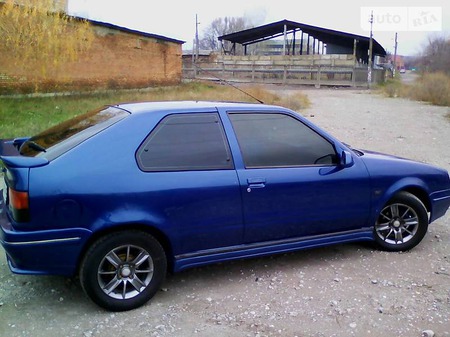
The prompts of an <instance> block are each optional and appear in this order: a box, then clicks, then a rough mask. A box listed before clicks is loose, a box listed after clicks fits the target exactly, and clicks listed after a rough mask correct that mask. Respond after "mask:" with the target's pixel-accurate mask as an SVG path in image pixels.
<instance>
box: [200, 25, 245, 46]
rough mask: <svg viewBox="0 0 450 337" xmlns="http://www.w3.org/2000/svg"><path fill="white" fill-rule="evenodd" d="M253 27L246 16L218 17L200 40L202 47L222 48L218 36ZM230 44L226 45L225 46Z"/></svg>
mask: <svg viewBox="0 0 450 337" xmlns="http://www.w3.org/2000/svg"><path fill="white" fill-rule="evenodd" d="M248 28H251V24H250V23H249V21H248V20H247V19H246V18H244V17H224V18H217V19H215V20H214V21H213V22H211V24H210V25H209V26H208V27H207V28H206V29H205V30H204V32H203V37H202V38H201V40H200V43H199V45H200V48H202V49H211V50H219V49H220V48H221V46H220V44H219V41H218V39H217V38H218V37H219V36H222V35H226V34H231V33H234V32H238V31H241V30H244V29H248ZM229 47H230V46H228V45H226V46H225V48H229Z"/></svg>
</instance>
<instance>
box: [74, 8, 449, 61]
mask: <svg viewBox="0 0 450 337" xmlns="http://www.w3.org/2000/svg"><path fill="white" fill-rule="evenodd" d="M68 1H69V8H68V9H69V13H70V14H72V15H77V16H81V17H85V18H89V19H92V20H98V21H102V22H108V23H112V24H115V25H118V26H123V27H127V28H131V29H136V30H140V31H143V32H146V33H153V34H158V35H163V36H166V37H170V38H174V39H178V40H182V41H186V43H185V44H184V45H183V49H190V48H192V41H193V39H194V37H195V15H196V14H197V15H198V21H199V22H200V25H199V36H200V38H201V37H202V34H203V31H204V30H205V29H206V28H207V27H208V26H209V24H210V23H211V22H212V21H213V20H214V19H216V18H220V17H225V16H228V17H242V16H244V17H246V18H247V19H249V20H251V22H252V23H253V24H254V25H263V24H267V23H271V22H275V21H280V20H283V19H287V20H291V21H296V22H300V23H305V24H310V25H314V26H319V27H323V28H329V29H334V30H339V31H344V32H347V33H352V34H357V35H364V36H368V35H369V31H368V30H369V27H370V24H368V17H369V16H370V12H371V10H373V11H374V24H373V30H374V38H375V39H376V40H377V41H378V42H379V43H381V45H382V46H383V47H384V48H385V49H386V50H387V51H390V52H392V53H393V51H394V36H395V32H398V54H400V55H414V54H416V53H417V52H419V51H420V50H421V47H423V45H424V44H425V42H426V40H427V38H428V37H429V36H430V35H433V34H438V35H445V36H446V37H449V36H450V1H448V0H420V1H418V0H409V1H408V2H406V1H399V0H390V1H385V0H377V1H374V0H372V1H367V0H340V1H332V2H325V1H308V2H305V1H292V0H223V1H217V0H209V1H204V0H202V1H196V0H190V1H189V0H160V1H153V0H128V1H123V0H68ZM405 3H406V4H405Z"/></svg>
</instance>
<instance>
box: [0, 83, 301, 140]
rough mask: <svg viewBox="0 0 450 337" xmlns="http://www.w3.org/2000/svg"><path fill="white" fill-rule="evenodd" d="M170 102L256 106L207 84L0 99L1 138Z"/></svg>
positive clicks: (295, 101)
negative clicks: (106, 111)
mask: <svg viewBox="0 0 450 337" xmlns="http://www.w3.org/2000/svg"><path fill="white" fill-rule="evenodd" d="M244 90H245V91H246V92H249V93H250V94H251V95H252V96H254V97H256V98H258V99H259V100H261V101H263V102H264V103H266V104H274V105H281V106H284V107H287V108H290V109H292V110H294V111H298V112H300V111H301V110H302V109H304V108H306V107H307V106H308V105H309V101H308V98H307V96H306V95H304V94H302V93H301V92H297V93H295V94H294V95H292V96H283V97H281V96H279V95H277V94H275V93H274V92H272V91H269V90H266V89H264V88H263V87H261V86H249V87H245V88H244ZM169 100H212V101H236V102H253V103H257V101H256V100H255V99H254V98H252V97H251V96H248V95H246V94H244V93H243V92H241V91H239V90H237V89H235V88H233V87H231V86H228V85H220V84H214V83H206V82H205V83H200V82H191V83H187V84H182V85H178V86H172V87H158V88H150V89H145V90H118V91H109V92H102V93H93V94H80V95H71V96H48V97H45V96H42V95H41V96H31V97H30V96H21V97H0V138H12V137H20V136H27V135H33V134H36V133H37V132H40V131H42V130H44V129H47V128H48V127H50V126H52V125H55V124H57V123H59V122H61V121H63V120H66V119H68V118H71V117H73V116H75V115H78V114H81V113H83V112H86V111H89V110H92V109H95V108H98V107H100V106H102V105H106V104H116V103H121V102H130V101H169Z"/></svg>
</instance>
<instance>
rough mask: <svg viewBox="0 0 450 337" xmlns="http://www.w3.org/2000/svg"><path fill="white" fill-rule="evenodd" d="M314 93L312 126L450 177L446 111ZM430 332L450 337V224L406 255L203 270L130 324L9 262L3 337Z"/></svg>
mask: <svg viewBox="0 0 450 337" xmlns="http://www.w3.org/2000/svg"><path fill="white" fill-rule="evenodd" d="M278 89H283V88H278ZM284 89H285V90H287V91H289V90H298V89H295V88H284ZM304 92H305V93H306V94H308V96H309V97H310V100H311V102H312V105H311V108H310V109H308V110H307V111H304V112H303V114H304V115H305V116H307V117H308V118H310V119H311V120H312V121H314V122H315V123H317V124H319V125H320V126H322V127H323V128H325V129H327V130H328V131H329V132H331V133H333V134H334V135H335V136H337V137H338V138H340V139H341V140H343V141H344V142H346V143H349V144H351V145H353V146H354V147H357V148H370V149H372V150H377V151H382V152H388V153H391V154H395V155H399V156H406V157H410V158H413V159H416V160H420V161H425V162H428V163H432V164H436V165H439V166H441V167H444V168H446V169H447V170H450V150H449V149H450V119H449V118H446V117H445V115H446V114H448V113H449V109H448V108H443V107H433V106H429V105H427V104H422V103H417V102H412V101H408V100H403V99H392V98H384V97H381V96H379V95H377V94H374V93H370V92H368V91H364V90H362V91H361V90H360V91H354V90H335V89H321V90H317V89H309V90H305V91H304ZM0 250H1V248H0ZM427 329H430V330H433V331H434V332H435V334H436V336H438V337H440V336H450V214H447V215H446V216H445V217H444V218H441V219H439V220H438V221H437V222H436V223H434V224H433V225H431V226H430V229H429V233H428V234H427V236H426V237H425V239H424V241H423V242H422V243H421V244H420V245H419V246H418V247H416V248H415V249H414V250H412V251H410V252H407V253H386V252H380V251H376V250H372V248H371V247H370V246H368V245H363V244H348V245H338V246H334V247H327V248H321V249H314V250H308V251H302V252H298V253H292V254H286V255H279V256H275V257H268V258H259V259H252V260H245V261H237V262H231V263H223V264H219V265H213V266H207V267H203V268H196V269H192V270H188V271H186V272H182V273H179V274H176V275H171V276H169V277H168V279H167V280H166V282H165V283H164V285H163V288H162V289H161V291H160V292H159V293H158V294H157V295H156V296H155V298H154V299H153V300H152V301H150V302H149V303H148V304H147V305H145V306H144V307H142V308H139V309H137V310H134V311H131V312H124V313H111V312H105V311H103V310H101V309H99V308H98V307H96V306H95V305H94V304H92V303H91V302H90V301H89V300H88V299H87V298H86V297H85V296H84V294H83V292H82V290H81V288H80V286H79V285H78V283H77V282H76V281H72V280H68V279H65V278H61V277H48V276H44V277H32V276H18V275H12V274H11V273H10V271H9V269H8V266H7V265H6V260H5V257H4V252H3V251H0V336H5V337H6V336H8V337H15V336H33V337H40V336H80V337H90V336H99V337H100V336H101V337H111V336H115V337H120V336H133V337H139V336H182V337H184V336H205V337H210V336H215V337H221V336H223V337H225V336H226V337H241V336H242V337H244V336H251V337H256V336H259V337H262V336H292V337H293V336H315V337H319V336H402V337H409V336H411V337H413V336H414V337H415V336H417V337H419V336H421V332H422V331H423V330H427Z"/></svg>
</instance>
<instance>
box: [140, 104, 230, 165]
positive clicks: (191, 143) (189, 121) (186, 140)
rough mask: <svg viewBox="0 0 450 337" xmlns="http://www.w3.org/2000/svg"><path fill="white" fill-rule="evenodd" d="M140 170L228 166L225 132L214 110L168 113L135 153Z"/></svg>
mask: <svg viewBox="0 0 450 337" xmlns="http://www.w3.org/2000/svg"><path fill="white" fill-rule="evenodd" d="M137 159H138V164H139V167H140V168H141V169H142V170H144V171H182V170H218V169H232V168H233V163H232V160H231V154H230V150H229V147H228V143H227V142H226V139H225V133H224V130H223V127H222V124H221V123H220V120H219V116H218V115H217V114H216V113H206V114H205V113H202V114H183V115H170V116H167V117H165V118H164V119H163V120H162V121H161V122H160V123H159V124H158V125H157V127H156V128H155V129H154V130H153V131H152V132H151V134H150V135H149V137H148V138H147V139H146V140H145V141H144V143H143V144H142V145H141V147H140V148H139V150H138V154H137Z"/></svg>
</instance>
